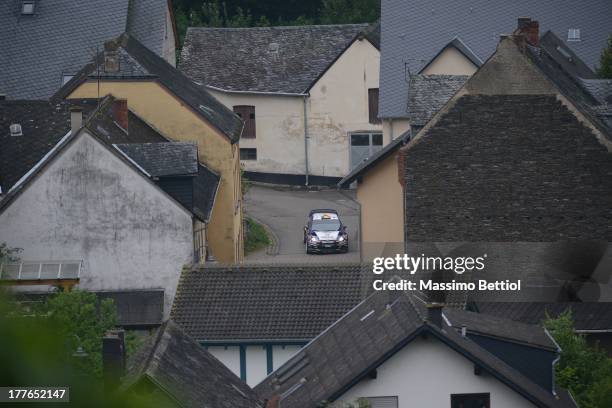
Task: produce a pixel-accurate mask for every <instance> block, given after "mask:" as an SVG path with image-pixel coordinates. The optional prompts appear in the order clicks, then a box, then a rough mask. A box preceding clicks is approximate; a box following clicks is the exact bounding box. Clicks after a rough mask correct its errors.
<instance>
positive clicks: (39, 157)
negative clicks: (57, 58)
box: [0, 96, 220, 222]
mask: <svg viewBox="0 0 612 408" xmlns="http://www.w3.org/2000/svg"><path fill="white" fill-rule="evenodd" d="M114 100H115V99H114V97H112V96H106V97H105V98H103V99H102V100H101V101H100V102H98V101H97V100H93V99H86V100H76V99H75V100H70V101H54V102H49V101H0V108H2V109H0V126H1V127H4V128H5V129H6V131H5V132H4V133H0V146H1V148H0V186H1V187H2V191H3V193H4V196H3V198H2V200H0V210H2V209H3V208H4V207H5V206H7V205H8V204H9V202H10V201H12V200H13V199H14V198H15V196H16V195H17V194H18V193H19V191H21V190H22V187H23V185H20V188H19V189H18V191H17V190H15V191H11V190H10V189H11V188H12V187H13V186H15V185H16V183H17V182H18V181H20V179H22V178H23V177H25V176H27V177H28V179H27V180H26V179H24V181H23V183H24V184H25V183H27V182H28V181H29V180H31V179H32V176H33V175H34V174H35V173H36V172H38V171H40V169H41V166H39V167H36V166H37V164H39V163H41V162H42V161H43V159H44V160H46V161H48V160H50V159H51V157H52V156H53V155H54V154H57V152H58V151H59V150H61V149H62V148H63V147H65V146H66V144H67V143H68V142H69V141H70V140H71V139H72V138H73V137H74V135H70V136H68V132H69V131H70V111H69V109H70V107H71V106H75V105H77V106H80V107H82V108H84V126H86V127H87V128H88V129H89V130H90V131H91V132H92V133H94V134H95V136H96V137H97V139H98V140H100V141H101V142H103V143H105V144H106V145H108V146H109V148H110V149H112V150H113V151H114V150H115V148H114V147H113V145H114V144H124V143H125V144H131V143H145V144H146V143H154V144H161V143H162V142H165V143H163V144H167V145H168V146H171V145H173V144H175V142H169V141H168V140H167V139H165V138H164V137H163V136H162V135H160V134H159V133H157V132H156V131H155V130H154V129H153V128H151V127H150V126H148V125H147V124H146V123H145V122H144V121H142V120H141V119H140V118H138V117H137V116H136V115H134V114H132V113H131V112H129V111H128V131H127V132H126V131H125V130H124V129H122V128H120V127H119V126H118V125H117V124H116V122H115V120H114V119H113V117H112V104H113V102H114ZM87 112H89V113H87ZM12 123H21V124H22V129H23V136H11V135H10V133H9V131H8V130H9V126H10V124H12ZM62 140H63V142H62ZM60 144H61V145H60ZM188 144H189V143H178V145H179V146H185V145H188ZM128 149H129V148H128ZM181 149H184V147H178V148H177V150H179V151H180V150H181ZM160 150H161V151H172V150H173V149H172V148H171V147H169V148H168V149H164V148H160ZM189 150H190V151H191V155H192V156H193V155H194V154H196V157H195V161H193V160H192V162H191V164H190V165H191V169H192V170H193V171H195V173H193V174H192V175H193V177H194V183H193V187H192V188H193V202H190V203H189V205H186V204H184V203H182V204H183V206H185V207H186V209H187V210H188V211H189V212H191V213H193V214H195V215H196V216H197V217H198V218H200V219H201V220H202V221H204V222H207V221H208V220H209V219H210V214H211V211H212V207H213V204H214V201H215V196H216V193H217V189H218V185H219V180H220V177H219V175H217V174H215V173H213V172H212V171H211V170H209V169H208V168H206V167H205V166H203V165H201V164H199V163H198V162H197V152H194V151H193V150H194V147H189ZM117 153H119V152H117ZM122 157H123V158H124V159H125V160H126V161H128V162H129V164H130V165H134V162H135V160H134V159H132V158H130V159H129V160H127V158H126V156H125V154H123V153H122ZM143 157H144V156H142V157H137V158H141V159H143V160H144V158H143ZM147 165H148V164H147ZM171 165H172V166H175V169H176V168H178V166H184V164H182V163H173V164H167V165H166V166H165V167H164V169H165V170H167V169H169V168H170V167H171ZM156 166H157V167H155V166H153V167H152V168H156V169H161V168H162V167H161V166H160V165H159V164H158V165H156ZM35 167H36V171H35V172H31V170H32V169H34V168H35ZM135 169H136V167H135ZM137 170H138V171H140V168H138V169H137ZM162 188H163V187H162ZM164 190H165V189H164ZM165 191H166V192H167V193H168V194H169V195H170V196H172V197H175V196H174V195H173V194H172V192H171V191H167V190H165ZM9 193H10V194H9ZM175 199H176V198H175ZM177 201H179V202H181V201H180V200H177Z"/></svg>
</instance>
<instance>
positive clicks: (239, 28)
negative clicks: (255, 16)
mask: <svg viewBox="0 0 612 408" xmlns="http://www.w3.org/2000/svg"><path fill="white" fill-rule="evenodd" d="M371 24H373V23H349V24H307V25H280V26H267V27H187V30H188V31H189V30H197V31H247V30H273V29H283V30H288V29H296V30H299V29H305V28H342V27H347V28H348V27H369V26H370V25H371Z"/></svg>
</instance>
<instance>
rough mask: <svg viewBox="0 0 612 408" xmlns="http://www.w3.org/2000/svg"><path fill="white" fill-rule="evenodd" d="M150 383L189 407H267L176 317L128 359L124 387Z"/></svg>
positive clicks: (125, 388) (125, 389) (123, 388)
mask: <svg viewBox="0 0 612 408" xmlns="http://www.w3.org/2000/svg"><path fill="white" fill-rule="evenodd" d="M146 382H149V384H150V385H152V386H154V387H158V389H159V391H161V392H163V393H167V394H168V396H169V397H170V398H171V399H173V400H174V401H177V402H178V403H179V405H180V406H181V407H185V408H257V407H263V404H262V403H261V402H260V401H259V398H258V397H257V395H256V394H255V392H253V390H252V389H251V388H250V387H249V386H248V385H246V384H245V383H244V382H242V381H241V380H240V379H239V378H238V377H236V375H234V373H232V372H231V371H230V370H229V369H228V368H227V367H225V365H224V364H223V363H221V362H220V361H219V360H217V359H216V358H215V357H214V356H213V355H212V354H210V353H209V352H208V351H206V349H204V347H202V346H201V345H200V344H198V343H197V342H196V341H194V340H193V339H192V338H190V337H189V336H188V335H187V334H186V333H185V332H184V331H183V330H181V329H180V327H179V326H178V325H176V324H175V323H174V322H173V321H172V320H170V321H168V322H166V323H164V324H163V325H162V326H161V327H160V328H159V329H158V331H157V332H156V333H155V335H154V336H152V337H151V339H149V341H148V342H147V343H146V344H144V345H143V346H142V348H141V349H140V350H139V352H138V353H137V354H136V355H135V356H134V358H133V359H131V360H130V361H129V362H128V370H127V375H126V376H125V377H124V379H123V384H122V385H121V390H124V391H129V390H130V389H133V388H137V387H138V385H140V384H142V383H146Z"/></svg>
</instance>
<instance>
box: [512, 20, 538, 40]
mask: <svg viewBox="0 0 612 408" xmlns="http://www.w3.org/2000/svg"><path fill="white" fill-rule="evenodd" d="M514 35H520V36H523V37H524V38H525V40H526V41H527V43H528V44H530V45H533V46H534V47H539V46H540V23H538V22H537V21H535V20H532V19H531V18H529V17H519V18H518V24H517V28H516V31H515V32H514Z"/></svg>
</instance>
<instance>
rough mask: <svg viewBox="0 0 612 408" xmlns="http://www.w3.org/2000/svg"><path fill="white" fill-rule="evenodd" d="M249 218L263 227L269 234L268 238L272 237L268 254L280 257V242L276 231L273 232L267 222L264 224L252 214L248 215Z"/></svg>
mask: <svg viewBox="0 0 612 408" xmlns="http://www.w3.org/2000/svg"><path fill="white" fill-rule="evenodd" d="M247 216H248V217H249V218H251V219H252V220H253V221H255V222H256V223H258V224H259V225H261V226H262V227H263V228H264V229H265V230H266V233H268V236H269V237H270V241H271V242H270V245H268V248H266V254H268V255H270V256H276V255H278V241H279V240H278V236H277V235H276V233H275V232H274V230H272V228H270V226H269V225H268V224H266V223H265V222H262V221H261V220H259V219H258V218H255V217H253V216H252V215H251V214H249V213H247Z"/></svg>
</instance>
